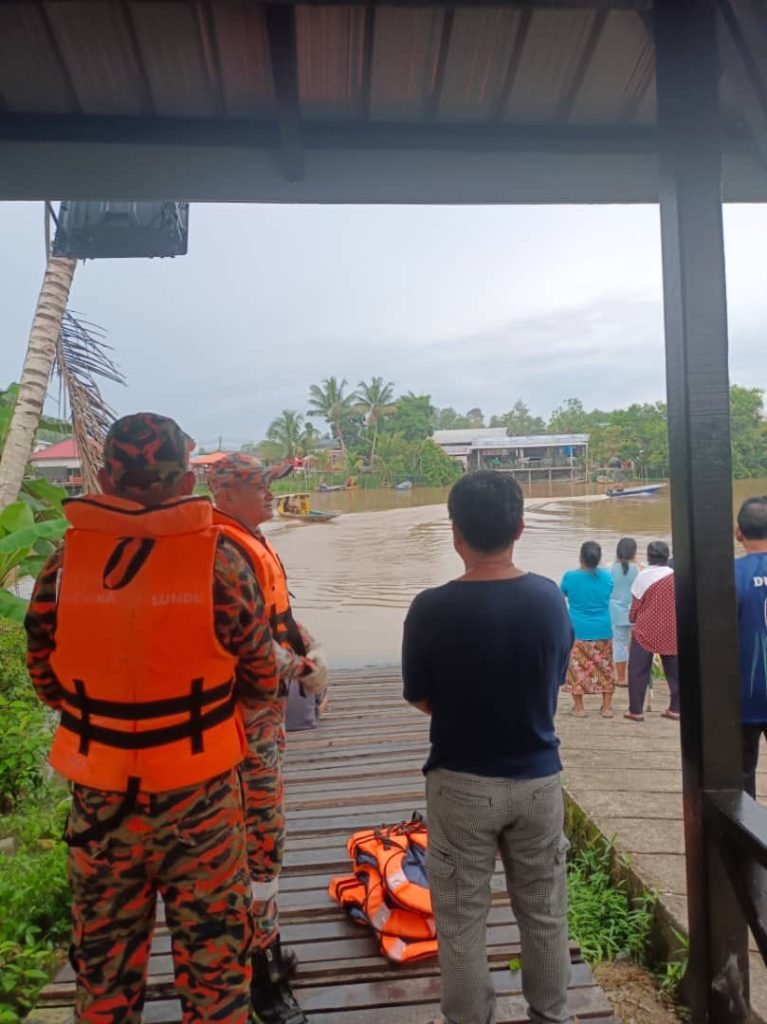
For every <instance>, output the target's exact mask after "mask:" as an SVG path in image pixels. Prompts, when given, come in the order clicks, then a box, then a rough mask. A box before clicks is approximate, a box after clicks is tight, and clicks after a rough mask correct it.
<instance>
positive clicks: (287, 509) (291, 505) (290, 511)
mask: <svg viewBox="0 0 767 1024" xmlns="http://www.w3.org/2000/svg"><path fill="white" fill-rule="evenodd" d="M275 511H276V512H277V515H278V516H279V517H280V518H281V519H300V520H301V522H303V523H329V522H330V520H331V519H335V518H336V517H337V516H340V515H341V512H340V511H339V512H336V511H333V510H331V509H326V510H324V511H322V512H319V511H317V510H316V509H313V508H312V506H311V501H310V498H309V495H308V494H305V493H301V494H280V495H279V496H278V498H277V507H276V509H275Z"/></svg>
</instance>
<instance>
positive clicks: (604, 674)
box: [561, 540, 615, 718]
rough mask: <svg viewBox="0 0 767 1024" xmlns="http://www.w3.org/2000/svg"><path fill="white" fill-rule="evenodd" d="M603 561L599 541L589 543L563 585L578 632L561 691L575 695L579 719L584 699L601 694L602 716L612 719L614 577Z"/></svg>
mask: <svg viewBox="0 0 767 1024" xmlns="http://www.w3.org/2000/svg"><path fill="white" fill-rule="evenodd" d="M601 560H602V548H601V547H600V546H599V544H597V542H596V541H593V540H587V541H586V542H585V543H584V544H582V545H581V559H580V562H581V564H580V568H579V569H571V570H570V571H569V572H566V573H565V574H564V576H563V577H562V583H561V588H562V593H563V594H564V595H565V597H566V598H567V605H568V608H569V609H570V618H571V620H572V623H573V629H574V630H575V644H574V645H573V650H572V653H571V654H570V663H569V665H568V668H567V682H566V683H565V685H564V686H563V688H562V689H563V690H564V691H565V692H566V693H571V694H572V697H573V710H572V713H573V714H574V715H577V716H578V717H579V718H583V717H584V716H585V715H586V709H585V707H584V706H583V697H584V694H587V693H599V694H601V695H602V708H601V710H600V714H601V715H602V717H603V718H612V717H613V711H612V701H613V693H614V692H615V670H614V667H613V641H612V632H613V631H612V624H611V622H610V596H611V594H612V591H613V578H612V576H611V575H610V573H609V572H608V571H607V570H606V569H600V568H599V563H600V562H601Z"/></svg>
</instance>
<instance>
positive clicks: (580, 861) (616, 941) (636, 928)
mask: <svg viewBox="0 0 767 1024" xmlns="http://www.w3.org/2000/svg"><path fill="white" fill-rule="evenodd" d="M614 857H615V849H614V847H613V846H612V844H611V843H609V842H607V841H606V840H605V839H602V838H601V837H600V838H598V839H592V840H591V841H590V842H589V843H588V844H587V845H585V846H583V847H581V848H580V849H577V850H576V851H575V853H574V854H573V856H572V857H571V858H570V860H569V862H568V865H567V887H568V894H569V908H568V923H569V926H570V934H571V935H572V936H573V938H574V939H575V940H576V942H577V943H578V945H579V946H580V947H581V953H582V954H583V959H584V960H586V961H588V962H589V963H592V964H594V963H600V962H601V961H603V960H617V959H631V960H634V961H636V962H637V963H643V962H644V960H645V958H646V955H647V950H648V948H649V943H650V931H651V928H652V922H653V911H654V908H655V897H654V896H652V895H651V894H649V893H645V894H643V895H641V896H639V897H635V896H631V894H630V893H629V891H628V886H627V884H626V882H625V881H620V880H618V881H616V880H614V878H613V875H612V864H613V859H614Z"/></svg>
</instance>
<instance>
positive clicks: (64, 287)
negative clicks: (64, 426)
mask: <svg viewBox="0 0 767 1024" xmlns="http://www.w3.org/2000/svg"><path fill="white" fill-rule="evenodd" d="M76 265H77V261H76V260H71V259H61V258H58V257H55V256H50V257H49V258H48V264H47V267H46V271H45V277H44V278H43V285H42V288H41V289H40V295H39V298H38V300H37V309H36V310H35V317H34V320H33V321H32V330H31V332H30V336H29V342H28V344H27V354H26V358H25V360H24V368H23V370H22V375H21V381H20V382H19V384H18V388H17V389H16V390H15V391H14V389H9V391H10V392H11V393H12V394H13V397H14V399H15V403H14V405H13V411H12V413H11V415H10V417H8V416H7V408H6V409H5V410H3V409H2V408H1V407H0V430H4V438H3V444H2V451H1V453H0V510H2V509H3V508H5V507H6V506H7V505H10V504H11V503H12V502H14V501H15V500H16V498H17V497H18V494H19V491H20V489H21V486H22V482H23V479H24V472H25V470H26V466H27V462H28V461H29V456H30V455H31V454H32V449H33V447H34V443H35V438H36V436H37V434H38V431H39V429H40V427H41V425H42V426H44V427H45V426H47V425H49V421H47V420H46V419H45V418H44V417H43V416H42V409H43V403H44V401H45V396H46V392H47V390H48V382H49V380H50V378H51V375H52V374H54V375H56V376H58V378H59V381H60V382H61V385H62V387H63V389H64V393H65V394H66V396H67V399H68V401H69V408H70V410H71V420H72V429H71V432H72V433H73V434H74V437H75V441H76V443H77V448H78V452H79V456H80V462H81V465H82V477H83V484H84V486H85V488H86V490H89V491H90V490H98V482H97V479H96V474H97V470H98V462H99V457H100V449H101V446H102V444H103V442H104V439H105V437H106V433H107V430H108V429H109V425H110V424H111V422H112V420H113V419H114V413H113V411H112V410H111V408H110V407H109V406H108V405H107V403H106V402H105V401H104V399H103V398H102V395H101V391H100V389H99V385H98V382H97V378H98V377H101V378H103V379H105V380H109V381H112V382H113V383H116V384H124V383H125V378H124V376H123V374H122V373H121V372H120V370H119V369H118V368H117V367H116V366H115V364H114V363H113V362H112V360H111V358H110V357H109V355H108V350H109V346H108V345H106V344H105V342H104V332H103V331H102V330H101V328H99V327H96V326H95V324H91V323H88V322H87V321H85V320H81V319H78V317H76V316H74V315H73V314H72V313H69V312H67V310H66V304H67V301H68V299H69V293H70V290H71V286H72V278H73V277H74V272H75V266H76ZM5 395H8V392H5V393H4V396H5ZM0 406H2V403H0ZM52 422H55V421H52Z"/></svg>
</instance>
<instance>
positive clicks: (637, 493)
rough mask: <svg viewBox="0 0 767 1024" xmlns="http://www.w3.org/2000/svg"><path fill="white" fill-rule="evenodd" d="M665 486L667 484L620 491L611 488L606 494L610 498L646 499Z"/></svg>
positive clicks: (648, 485)
mask: <svg viewBox="0 0 767 1024" xmlns="http://www.w3.org/2000/svg"><path fill="white" fill-rule="evenodd" d="M665 486H666V485H665V484H647V485H646V486H644V487H624V488H622V489H620V490H619V489H617V488H615V487H611V488H609V489H608V490H606V491H605V494H606V495H607V497H608V498H646V497H650V496H651V495H653V494H657V493H658V491H659V490H660V489H661V488H662V487H665Z"/></svg>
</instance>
